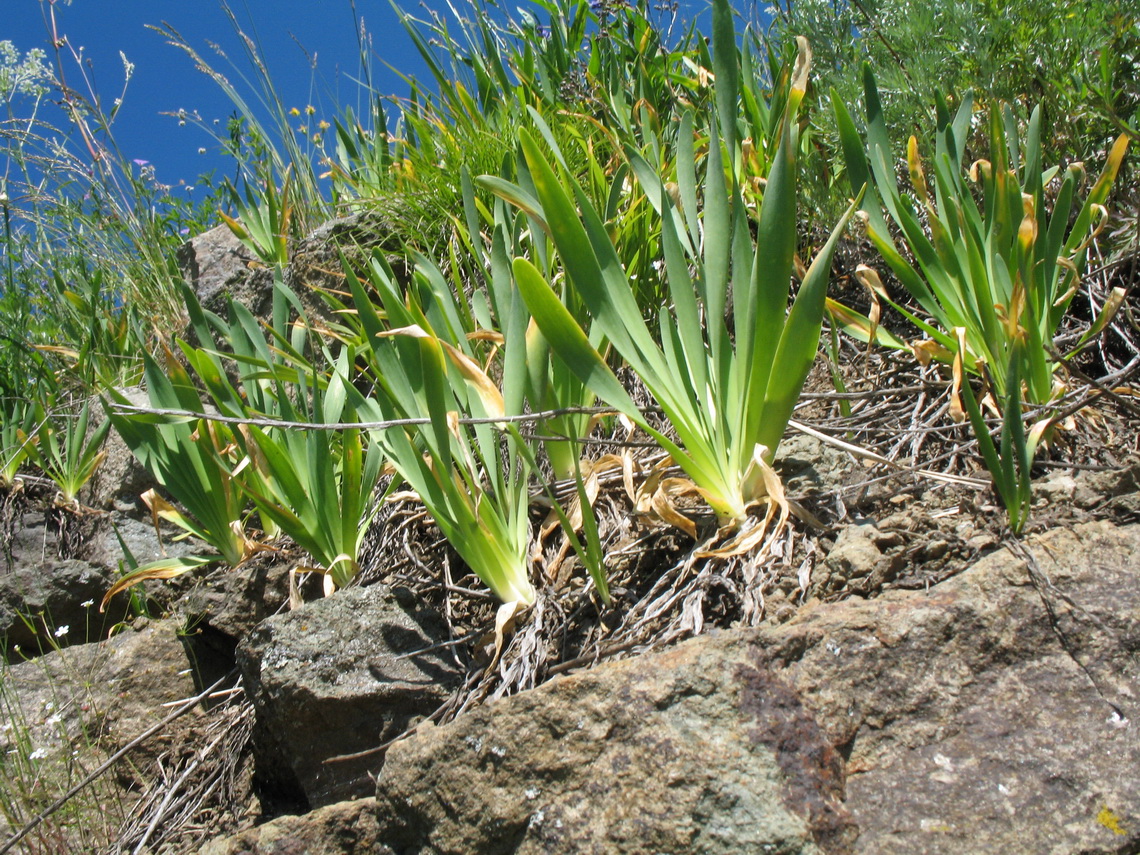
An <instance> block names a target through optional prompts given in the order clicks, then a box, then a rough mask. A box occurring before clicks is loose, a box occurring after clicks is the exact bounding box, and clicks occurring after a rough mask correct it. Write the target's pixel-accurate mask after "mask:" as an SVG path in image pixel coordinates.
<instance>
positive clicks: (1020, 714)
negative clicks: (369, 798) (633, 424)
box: [376, 522, 1140, 855]
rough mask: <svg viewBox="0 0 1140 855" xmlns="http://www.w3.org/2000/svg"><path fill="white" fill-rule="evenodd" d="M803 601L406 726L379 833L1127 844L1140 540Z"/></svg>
mask: <svg viewBox="0 0 1140 855" xmlns="http://www.w3.org/2000/svg"><path fill="white" fill-rule="evenodd" d="M1029 550H1030V553H1029V554H1030V555H1031V556H1032V561H1029V560H1028V559H1026V558H1025V557H1024V556H1022V555H1015V554H1011V552H1010V551H1008V550H998V551H997V552H994V553H992V554H991V555H988V556H986V557H985V558H983V559H981V560H980V561H978V562H977V563H976V564H974V565H973V566H972V567H970V568H969V569H967V570H966V571H964V572H963V573H961V574H959V575H957V576H955V577H953V578H951V579H949V580H948V581H946V582H943V583H942V584H939V585H936V586H934V587H932V588H931V590H930V591H929V592H923V591H902V590H893V591H888V592H886V593H884V594H882V595H881V596H879V597H877V598H875V599H872V600H862V599H849V600H845V601H843V602H840V603H817V604H816V605H814V606H810V607H808V608H806V609H805V610H803V611H802V612H801V613H800V614H798V615H797V616H795V617H794V618H792V619H791V620H789V621H788V622H787V623H784V624H781V625H779V626H762V627H760V628H758V629H747V630H734V631H730V632H723V633H720V634H715V635H710V636H703V637H700V638H697V639H694V640H692V641H690V642H687V643H685V644H682V645H680V646H678V647H677V648H675V649H673V650H671V651H667V652H664V653H660V654H656V655H651V656H645V657H641V658H638V659H632V660H628V661H625V662H617V663H609V664H604V665H602V666H599V667H598V668H597V669H595V670H593V671H591V672H587V673H584V674H580V675H571V676H568V677H564V678H561V679H558V680H555V681H553V682H551V683H548V684H546V685H544V686H541V687H539V688H538V689H535V690H533V691H531V692H524V693H522V694H519V695H517V696H515V697H512V698H508V699H506V700H503V701H499V702H497V703H495V704H492V705H489V706H487V707H484V708H480V709H476V710H474V711H473V712H471V713H468V714H467V715H465V716H463V717H461V718H460V719H458V720H456V721H455V722H453V723H451V724H449V725H447V726H445V727H439V728H435V727H424V728H422V729H421V730H420V731H419V732H417V733H416V734H414V735H413V736H411V737H410V738H408V739H407V740H404V741H402V742H399V743H396V744H395V745H393V746H392V747H391V748H390V749H389V751H388V755H387V758H386V761H385V765H384V767H383V769H382V771H381V773H380V776H379V778H378V782H377V791H376V796H377V808H378V812H379V821H380V825H381V839H382V840H383V841H384V843H386V844H387V845H389V846H391V847H392V848H393V849H395V850H396V851H399V852H409V853H411V852H438V853H463V852H480V853H499V852H503V853H506V852H510V853H516V852H517V853H520V855H522V853H532V852H544V853H563V852H564V853H570V852H583V851H586V852H589V851H597V852H603V851H604V852H607V853H610V852H613V853H641V852H645V853H651V852H653V853H656V852H661V853H671V852H677V853H680V852H702V853H717V852H768V851H772V852H783V853H809V852H810V853H818V852H822V853H828V854H829V855H831V853H853V855H859V854H860V853H867V855H870V853H875V855H880V853H881V855H891V853H900V855H902V853H919V852H921V853H947V855H949V853H955V855H958V854H959V853H961V855H970V853H979V855H981V853H993V852H1049V853H1074V855H1075V853H1093V852H1106V853H1107V852H1114V853H1115V852H1133V851H1140V774H1137V772H1136V770H1137V769H1140V739H1137V736H1136V728H1137V727H1138V726H1140V663H1138V662H1137V655H1136V652H1135V651H1136V650H1138V649H1140V585H1137V579H1136V570H1135V555H1137V554H1140V526H1128V527H1122V528H1117V527H1115V526H1113V525H1112V524H1110V523H1106V522H1097V523H1086V524H1081V525H1079V526H1076V527H1074V528H1073V529H1069V530H1066V529H1062V530H1057V531H1053V532H1050V533H1048V534H1046V535H1043V536H1041V537H1039V538H1034V539H1032V540H1030V541H1029Z"/></svg>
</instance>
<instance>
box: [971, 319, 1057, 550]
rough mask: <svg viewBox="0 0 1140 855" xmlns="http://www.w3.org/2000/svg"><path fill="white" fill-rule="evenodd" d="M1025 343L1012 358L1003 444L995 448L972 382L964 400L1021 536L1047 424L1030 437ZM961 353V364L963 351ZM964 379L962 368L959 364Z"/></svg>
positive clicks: (1015, 530)
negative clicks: (1025, 414) (1024, 397)
mask: <svg viewBox="0 0 1140 855" xmlns="http://www.w3.org/2000/svg"><path fill="white" fill-rule="evenodd" d="M1022 347H1024V342H1023V341H1022V339H1021V338H1020V337H1019V338H1018V339H1017V340H1016V341H1015V342H1014V345H1013V348H1012V349H1011V352H1010V356H1009V366H1008V371H1007V377H1008V378H1009V390H1008V392H1007V393H1006V395H1005V398H1004V400H1003V401H1002V413H1001V416H1002V427H1001V440H1000V445H995V444H994V441H993V437H991V436H990V431H989V428H988V427H987V426H986V422H985V419H984V418H983V416H982V409H981V407H980V406H979V405H978V399H977V397H976V396H975V395H974V390H973V389H971V388H970V384H969V383H968V382H962V384H961V386H962V398H963V399H964V400H965V403H966V412H967V413H968V414H969V417H970V426H971V427H972V428H973V431H974V436H975V437H976V438H977V440H978V447H979V448H980V449H981V451H982V459H983V460H984V461H985V464H986V469H988V470H989V472H990V477H991V478H992V479H993V484H994V490H996V491H997V494H998V498H999V499H1000V500H1001V503H1002V505H1004V506H1005V509H1006V513H1007V514H1008V517H1009V527H1010V530H1011V531H1012V532H1013V533H1014V534H1021V531H1022V529H1023V528H1024V527H1025V523H1026V521H1027V520H1028V519H1029V510H1030V506H1031V504H1032V501H1033V492H1032V476H1031V473H1030V469H1031V468H1032V466H1033V457H1034V454H1035V453H1036V450H1037V443H1038V440H1039V438H1040V435H1041V431H1042V430H1043V429H1044V428H1045V426H1046V425H1045V424H1042V425H1039V426H1038V427H1037V428H1036V429H1035V430H1034V431H1033V432H1032V433H1031V434H1030V435H1029V436H1028V437H1027V436H1026V433H1025V425H1024V424H1023V423H1022V416H1021V393H1020V385H1021V384H1020V380H1021V378H1020V376H1019V373H1020V368H1021V364H1022V362H1023V361H1024V360H1023V359H1022V354H1021V353H1020V350H1021V348H1022ZM963 350H965V348H964V347H963V348H961V349H960V350H959V361H960V358H961V353H962V351H963ZM956 368H957V370H958V372H959V377H960V376H961V374H960V372H961V366H960V364H958V365H956Z"/></svg>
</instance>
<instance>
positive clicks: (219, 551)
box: [106, 354, 248, 589]
mask: <svg viewBox="0 0 1140 855" xmlns="http://www.w3.org/2000/svg"><path fill="white" fill-rule="evenodd" d="M144 373H145V377H146V384H147V390H148V394H149V398H150V406H151V407H152V408H155V409H173V410H184V411H189V412H193V413H200V412H203V409H202V406H203V405H202V400H201V398H200V397H199V395H198V392H197V390H196V389H195V388H194V384H193V382H192V381H191V379H190V375H189V374H188V373H187V371H186V369H185V368H183V367H182V366H181V365H180V364H179V363H178V361H177V360H176V359H175V358H174V356H173V354H168V358H167V362H166V366H165V369H164V368H163V366H160V365H159V363H158V362H157V361H155V360H154V359H153V358H151V357H149V356H148V357H146V359H145V366H144ZM106 403H107V404H108V406H107V412H108V416H109V418H110V420H111V423H112V424H113V425H114V426H115V430H116V431H117V432H118V434H119V436H121V437H122V438H123V441H124V442H125V443H126V444H127V447H128V448H130V450H131V452H132V453H133V454H134V455H135V457H136V458H138V461H139V462H140V463H141V464H142V465H143V466H144V467H146V469H147V471H149V472H150V473H151V475H152V476H153V477H154V479H155V481H156V482H157V483H158V484H159V486H160V487H162V488H163V489H164V490H166V491H167V492H168V493H169V494H170V495H171V496H172V497H173V498H174V499H175V500H176V501H177V502H178V503H179V504H181V505H182V507H183V508H184V509H185V510H184V511H179V510H177V509H176V508H174V507H173V506H171V505H169V503H167V502H165V501H164V500H162V499H161V498H159V497H157V496H152V497H151V498H150V502H151V510H152V511H153V512H154V513H155V515H156V518H157V517H161V518H162V519H166V520H168V521H170V522H172V523H174V524H175V525H177V526H179V527H180V528H182V529H184V530H185V531H187V532H189V533H191V534H193V535H194V536H196V537H198V538H200V539H201V540H203V541H205V543H207V544H208V545H209V546H211V547H213V548H214V549H215V550H216V554H211V555H208V556H204V558H206V559H207V560H218V559H221V560H224V561H225V562H226V563H227V564H229V565H230V566H231V567H236V566H237V565H238V564H240V563H241V562H242V560H243V559H244V558H245V557H246V553H247V548H248V540H247V538H246V536H245V532H244V526H243V519H244V516H245V513H244V511H245V496H244V494H243V493H242V491H241V486H240V484H239V483H238V481H237V480H236V479H235V478H234V476H233V469H234V466H235V465H236V463H237V461H236V460H234V458H233V450H232V449H233V448H234V438H233V432H232V431H231V430H230V429H229V428H228V427H226V426H224V425H221V424H218V423H216V422H210V421H207V420H205V419H192V418H187V417H181V418H171V419H169V420H168V419H165V418H164V417H162V416H145V415H126V414H124V413H122V412H120V411H116V409H115V408H114V406H113V405H114V404H119V405H126V406H130V405H131V402H130V400H129V399H128V398H127V397H126V396H125V395H124V394H123V393H121V392H119V391H117V390H115V389H109V390H108V391H107V402H106ZM154 569H156V568H153V567H152V566H151V565H144V567H143V568H140V569H139V571H136V572H137V573H142V572H144V571H151V570H154ZM186 569H188V568H186ZM183 572H185V571H184V570H183ZM142 578H145V577H139V578H138V579H136V581H141V580H142ZM120 584H121V583H120ZM120 589H121V588H120Z"/></svg>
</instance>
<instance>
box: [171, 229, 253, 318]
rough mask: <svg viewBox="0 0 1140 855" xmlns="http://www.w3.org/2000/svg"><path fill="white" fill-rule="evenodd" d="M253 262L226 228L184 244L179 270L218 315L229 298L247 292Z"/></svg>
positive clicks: (202, 300) (205, 303)
mask: <svg viewBox="0 0 1140 855" xmlns="http://www.w3.org/2000/svg"><path fill="white" fill-rule="evenodd" d="M251 258H252V257H251V255H250V252H249V250H248V249H246V247H245V245H244V244H243V243H242V242H241V241H240V240H238V238H237V236H236V235H234V233H233V232H232V231H231V230H230V227H229V226H227V225H225V224H222V225H220V226H215V227H214V228H212V229H210V230H209V231H207V232H203V233H202V234H200V235H197V236H195V237H192V238H190V240H188V241H187V242H186V243H184V244H183V245H182V247H181V248H180V249H179V250H178V267H179V269H180V270H181V271H182V278H183V279H185V280H186V282H187V283H188V284H189V285H190V287H191V288H193V289H194V293H195V294H197V295H198V299H199V300H200V301H201V302H202V305H203V306H206V307H208V308H211V309H213V310H214V311H217V310H218V309H217V307H218V306H223V307H224V305H225V301H226V299H227V298H228V297H230V296H232V295H235V294H238V293H240V292H242V291H244V290H245V289H246V288H247V280H248V279H249V278H250V261H251Z"/></svg>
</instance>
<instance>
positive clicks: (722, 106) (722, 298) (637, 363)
mask: <svg viewBox="0 0 1140 855" xmlns="http://www.w3.org/2000/svg"><path fill="white" fill-rule="evenodd" d="M713 10H714V19H713V20H714V29H713V38H714V42H713V46H714V55H713V58H712V62H713V70H714V72H715V76H716V84H715V98H716V107H715V109H712V108H710V109H709V110H708V111H706V112H704V113H702V114H700V115H699V116H694V114H692V113H686V114H684V115H683V116H682V118H681V123H680V128H679V131H678V133H677V138H676V148H675V150H673V151H671V152H670V156H671V157H672V158H673V159H674V160H675V167H674V169H675V173H674V174H673V175H672V176H669V177H670V178H671V179H672V181H670V182H666V181H665V180H664V179H663V178H662V176H661V170H662V168H663V163H662V162H654V161H653V160H649V159H647V158H646V157H645V156H643V154H642V153H641V152H639V151H636V150H634V149H632V148H630V147H628V146H627V148H626V157H627V158H628V159H629V161H630V163H631V164H632V166H633V172H634V174H635V175H636V177H637V180H638V181H639V182H640V184H641V186H642V187H643V188H644V191H645V193H646V194H647V196H648V198H649V199H650V201H651V202H652V203H653V205H654V208H655V210H656V212H657V215H658V216H659V217H660V230H661V245H662V249H663V253H662V254H663V258H662V259H661V261H662V267H663V269H664V276H665V278H666V280H667V293H668V295H669V299H668V301H667V302H666V304H665V306H664V307H663V309H662V310H661V312H662V314H661V317H660V319H659V322H658V324H657V328H658V330H659V334H660V337H661V338H660V340H659V341H658V340H656V339H655V338H654V336H653V334H652V332H651V330H650V328H649V326H648V325H647V324H646V323H645V322H644V321H643V320H642V310H643V307H642V306H640V305H639V304H638V302H637V300H636V298H635V296H634V293H633V290H632V288H631V283H630V281H629V278H628V275H627V273H626V271H625V269H624V268H623V266H622V264H621V262H620V259H619V256H618V253H617V251H616V249H615V247H614V245H613V242H612V240H611V238H610V235H609V233H608V232H607V230H606V227H605V224H604V222H603V220H602V218H601V217H600V216H599V215H598V213H597V211H596V209H595V208H594V206H593V205H592V204H591V202H590V200H589V199H588V197H587V196H586V194H585V193H584V192H583V190H582V188H581V186H580V185H579V184H578V182H577V181H576V180H575V179H574V178H573V176H571V175H568V174H567V173H566V170H565V165H564V162H560V163H559V164H558V165H561V166H562V167H563V168H562V170H560V171H558V170H556V168H552V167H551V165H550V164H548V162H547V160H546V157H545V155H543V153H542V151H541V149H540V148H539V146H538V144H537V142H536V141H535V140H534V139H533V138H531V137H530V136H529V135H526V134H524V135H523V136H522V146H523V152H524V154H525V156H526V161H527V165H528V167H529V170H530V174H531V177H532V180H533V182H534V186H535V191H536V197H537V198H536V211H537V214H538V215H539V216H540V217H541V220H542V222H543V224H544V228H545V229H546V230H548V232H549V234H550V235H551V236H552V238H553V241H554V244H555V245H556V246H557V248H558V251H559V255H560V257H561V260H562V264H563V266H564V268H565V270H566V274H567V276H568V278H569V280H570V282H571V283H572V284H573V287H574V289H575V291H576V292H577V294H578V295H579V296H580V299H581V300H582V301H583V303H584V304H585V306H586V307H587V309H588V311H589V314H590V317H591V318H592V322H593V324H594V327H595V328H597V329H599V330H600V331H601V332H602V333H603V334H604V336H605V338H606V339H607V340H608V342H609V343H610V344H611V345H612V346H613V348H614V350H615V351H617V353H619V354H620V355H621V356H622V358H624V359H625V360H626V362H628V363H629V365H630V367H631V368H633V370H634V371H636V372H637V374H638V376H639V377H640V378H641V379H642V381H643V382H644V383H645V385H646V386H647V388H648V389H649V391H650V392H651V393H652V394H653V395H654V397H655V398H656V400H657V401H658V403H659V404H660V405H661V408H662V409H663V411H664V413H665V415H666V417H667V418H668V419H669V422H670V424H671V425H672V426H673V428H674V429H675V430H676V432H677V436H678V437H679V439H680V442H679V443H676V442H673V441H672V440H670V439H669V438H668V437H666V436H665V435H664V434H662V433H661V432H660V431H657V430H654V429H653V428H652V427H651V426H649V425H648V424H647V423H646V421H645V419H644V418H643V417H642V416H641V415H640V413H639V412H638V410H637V408H636V407H635V406H634V405H633V402H632V401H631V400H630V398H629V396H628V394H627V393H626V392H625V390H624V389H623V388H622V386H621V384H620V383H618V381H617V379H616V378H615V377H614V375H613V373H612V372H611V371H610V369H609V367H608V366H607V364H606V360H605V359H604V358H603V356H602V354H601V353H600V352H599V350H598V348H597V346H596V343H593V342H592V341H591V340H590V339H589V338H588V337H587V336H586V334H585V333H584V332H583V331H582V329H581V327H580V326H579V325H578V323H576V322H575V320H574V318H573V317H572V316H571V315H570V313H569V312H568V311H567V310H566V307H565V306H564V305H563V303H562V301H561V300H559V299H558V298H557V296H556V294H555V293H554V292H553V291H552V290H551V288H550V286H549V284H548V283H547V282H546V281H545V278H544V277H543V276H542V274H541V273H540V272H539V271H538V270H537V269H536V268H535V266H534V265H533V264H532V263H531V262H530V261H528V260H527V259H525V258H517V259H516V260H515V262H514V270H515V275H516V277H517V279H518V282H519V287H520V290H521V292H522V294H523V297H524V299H525V300H526V302H527V306H528V308H529V309H530V311H531V312H532V313H533V315H534V318H535V321H536V322H537V324H538V326H539V328H540V329H541V330H542V332H543V334H544V335H545V337H546V338H547V340H549V342H550V343H551V346H552V347H553V349H554V351H555V352H556V353H557V354H558V355H559V356H560V357H561V358H562V359H563V360H564V361H565V362H566V364H567V365H568V366H569V367H570V368H571V369H572V370H573V371H574V372H575V373H576V374H577V375H578V376H579V377H580V378H581V380H582V381H583V382H584V383H585V384H586V385H587V386H589V387H590V388H591V389H593V390H594V391H595V392H596V393H597V394H598V395H599V397H601V398H602V399H603V400H605V401H606V402H607V403H609V404H610V405H612V406H614V407H615V408H617V409H619V410H620V411H621V412H623V413H625V414H626V415H627V416H628V417H629V418H631V419H633V420H634V421H635V422H636V423H638V424H640V425H641V426H642V427H643V428H645V429H646V430H648V431H649V432H650V433H651V434H652V435H653V436H654V437H655V438H656V439H657V440H658V441H659V442H660V443H661V444H662V446H663V447H664V448H665V449H666V450H667V451H669V453H670V455H671V456H672V457H673V459H674V461H675V462H676V463H677V465H679V466H680V467H681V468H682V469H683V470H684V471H685V473H686V474H687V475H688V476H689V477H690V478H691V479H692V481H693V483H694V484H695V485H696V487H697V489H698V491H699V492H700V494H701V495H702V496H703V497H704V499H705V500H706V501H707V502H708V503H709V505H710V506H711V507H712V508H713V510H714V511H715V512H716V514H717V516H718V518H719V520H720V521H721V522H722V523H723V524H726V525H729V526H735V525H737V524H739V523H740V521H741V520H743V518H744V517H745V515H746V514H747V511H748V508H749V507H750V506H751V505H752V504H754V503H756V502H757V501H760V500H763V499H765V498H767V497H769V496H770V495H774V494H775V493H777V492H778V488H776V486H775V478H774V473H773V472H772V470H771V461H772V459H773V456H774V454H775V450H776V446H777V445H778V444H779V442H780V438H781V436H782V434H783V431H784V428H785V426H786V424H787V421H788V419H789V418H790V416H791V413H792V408H793V406H794V404H795V401H796V398H797V397H798V394H799V391H800V389H801V388H802V385H803V382H804V380H805V378H806V376H807V373H808V370H809V369H810V367H811V364H812V362H813V361H814V359H815V354H816V348H817V345H818V341H819V335H820V329H821V325H822V314H823V307H824V299H825V296H826V288H827V278H828V273H829V268H830V259H831V254H832V252H833V250H834V247H835V243H836V241H837V240H838V236H839V234H840V233H841V231H842V229H843V227H844V225H845V224H846V221H847V219H848V218H849V217H850V216H851V214H852V213H853V211H854V208H852V209H850V210H849V211H848V213H847V215H846V216H845V218H844V220H843V221H842V222H841V223H840V226H839V228H837V230H836V232H835V233H834V234H833V235H832V237H831V239H830V240H829V241H828V243H827V245H826V246H825V247H824V248H823V250H822V251H821V252H820V253H819V255H818V256H817V258H816V259H815V261H814V262H813V264H812V266H811V268H810V270H809V271H808V273H807V276H806V277H805V279H804V282H803V284H802V285H801V287H800V289H799V292H798V294H797V295H796V298H795V301H794V303H793V306H792V309H791V311H790V313H789V312H787V309H786V306H787V301H788V296H789V290H790V284H791V278H792V267H793V258H794V255H795V242H796V232H795V229H796V217H795V208H796V157H797V153H798V145H797V139H798V137H797V134H798V125H797V124H796V120H795V117H796V113H797V110H798V107H799V104H800V102H801V100H802V98H803V95H804V91H805V87H806V81H807V73H808V66H809V62H810V53H809V51H808V48H807V45H806V43H803V44H802V45H801V53H800V56H799V59H798V61H797V63H796V67H795V69H794V71H793V72H792V74H791V75H790V79H789V80H787V81H786V82H785V84H784V85H786V86H787V87H788V89H787V94H786V97H785V98H784V99H783V104H784V108H783V114H782V118H781V120H780V121H781V123H780V131H779V137H778V141H777V144H776V145H777V149H776V154H775V157H774V159H773V162H772V167H771V171H770V173H769V175H768V177H767V185H766V189H765V191H764V194H763V204H762V205H761V207H760V212H759V217H758V222H757V225H756V237H755V239H753V237H752V235H751V230H750V212H749V208H748V207H747V206H746V204H745V200H744V197H743V195H742V191H741V186H740V184H739V182H738V180H737V171H736V169H735V168H733V165H734V164H735V162H736V158H737V156H738V153H739V152H740V150H741V149H740V148H738V146H741V147H742V141H741V140H740V139H739V138H738V136H737V117H738V110H739V107H738V103H739V101H738V99H739V97H740V92H741V86H743V87H744V88H745V90H746V91H747V92H748V97H750V98H752V99H756V97H757V92H756V91H755V88H754V87H756V85H757V83H756V81H755V79H747V80H743V81H742V80H741V75H740V65H739V55H738V52H737V47H736V43H735V36H734V30H733V25H732V11H731V9H730V7H729V5H728V3H727V2H724V1H723V0H721V2H717V3H715V4H714V7H713ZM548 142H549V140H548ZM698 143H699V144H702V145H704V146H706V147H707V154H706V155H705V157H704V158H703V166H704V169H703V170H701V169H700V168H699V167H700V165H701V161H702V159H701V158H698V155H697V146H698ZM659 150H660V146H650V147H649V151H650V153H651V154H653V153H655V152H657V151H659ZM555 155H556V159H557V157H558V152H557V151H556V152H555ZM726 155H727V162H726ZM664 160H665V158H664V157H662V158H661V161H664ZM726 174H727V178H726ZM671 190H673V192H670V191H671ZM517 196H518V194H516V197H517ZM729 294H732V298H733V299H732V303H731V305H730V303H729ZM726 319H727V320H731V322H732V329H731V331H730V329H729V326H728V325H727V324H726Z"/></svg>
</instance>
